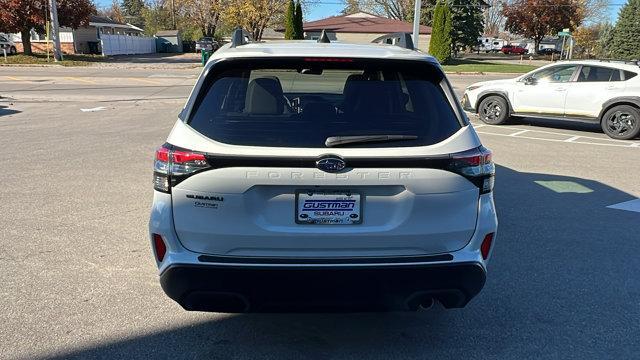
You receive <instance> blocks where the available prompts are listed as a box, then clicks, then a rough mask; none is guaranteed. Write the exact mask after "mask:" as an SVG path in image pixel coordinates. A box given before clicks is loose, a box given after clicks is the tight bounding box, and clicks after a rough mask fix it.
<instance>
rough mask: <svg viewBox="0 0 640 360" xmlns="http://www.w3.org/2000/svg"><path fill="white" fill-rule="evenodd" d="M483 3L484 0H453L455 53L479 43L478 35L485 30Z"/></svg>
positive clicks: (452, 40) (452, 34)
mask: <svg viewBox="0 0 640 360" xmlns="http://www.w3.org/2000/svg"><path fill="white" fill-rule="evenodd" d="M483 4H484V2H483V1H482V0H451V5H452V9H451V13H452V21H453V29H452V30H451V43H452V45H453V53H454V54H455V55H457V54H458V50H459V49H460V48H464V47H474V46H476V45H478V37H479V36H482V32H483V31H484V15H483V12H482V10H483V9H482V5H483Z"/></svg>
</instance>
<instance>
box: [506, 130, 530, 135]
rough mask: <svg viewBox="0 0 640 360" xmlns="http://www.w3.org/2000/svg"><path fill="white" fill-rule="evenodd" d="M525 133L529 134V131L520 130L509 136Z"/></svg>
mask: <svg viewBox="0 0 640 360" xmlns="http://www.w3.org/2000/svg"><path fill="white" fill-rule="evenodd" d="M526 132H529V130H520V131H516V132H514V133H513V134H509V136H518V135H521V134H524V133H526Z"/></svg>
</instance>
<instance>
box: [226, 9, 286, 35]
mask: <svg viewBox="0 0 640 360" xmlns="http://www.w3.org/2000/svg"><path fill="white" fill-rule="evenodd" d="M287 4H288V0H253V1H246V0H227V4H226V6H225V9H224V11H223V12H222V13H221V18H222V19H223V21H224V23H225V24H226V25H227V26H229V27H231V28H234V27H237V26H240V27H242V28H244V29H246V30H247V31H249V33H250V34H251V36H252V37H253V39H254V40H261V39H262V34H263V32H264V29H266V28H267V26H269V25H272V24H273V23H274V22H275V20H276V19H280V20H281V19H282V16H283V15H284V12H285V9H286V7H287Z"/></svg>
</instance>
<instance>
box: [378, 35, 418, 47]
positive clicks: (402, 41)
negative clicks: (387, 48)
mask: <svg viewBox="0 0 640 360" xmlns="http://www.w3.org/2000/svg"><path fill="white" fill-rule="evenodd" d="M371 42H372V43H377V44H390V45H395V46H399V47H401V48H405V49H409V50H415V47H414V46H413V39H412V38H411V34H409V33H404V32H397V33H391V34H386V35H382V36H380V37H378V38H375V39H374V40H373V41H371Z"/></svg>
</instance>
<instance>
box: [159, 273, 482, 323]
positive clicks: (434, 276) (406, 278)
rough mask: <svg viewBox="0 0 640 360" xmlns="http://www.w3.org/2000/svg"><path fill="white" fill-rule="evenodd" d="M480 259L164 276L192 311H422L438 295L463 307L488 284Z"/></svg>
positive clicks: (173, 293)
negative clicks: (458, 261) (420, 308)
mask: <svg viewBox="0 0 640 360" xmlns="http://www.w3.org/2000/svg"><path fill="white" fill-rule="evenodd" d="M485 278H486V272H485V269H484V267H483V266H482V265H481V264H480V263H477V262H465V263H451V264H446V263H445V264H443V263H438V264H415V265H412V264H409V265H408V264H406V263H403V264H401V265H399V264H389V265H384V266H381V265H362V264H359V265H358V266H349V265H346V264H341V265H336V266H331V267H327V266H319V265H317V264H309V265H306V266H291V265H277V264H268V265H259V264H251V265H246V264H243V265H234V264H224V265H221V264H215V265H212V264H208V265H205V264H202V265H194V264H184V265H181V264H173V265H170V266H169V267H168V268H166V269H165V271H163V272H162V274H161V276H160V283H161V285H162V288H163V290H164V291H165V293H166V294H167V295H168V296H169V297H170V298H172V299H173V300H175V301H176V302H178V303H179V304H180V305H181V306H182V307H183V308H185V309H186V310H194V311H214V312H233V313H236V312H314V311H391V310H416V309H417V308H418V307H419V305H420V304H421V303H428V302H429V301H430V300H431V299H434V300H437V301H439V302H440V303H442V304H443V305H444V307H446V308H459V307H464V306H465V305H466V304H467V303H468V302H469V301H470V300H471V299H472V298H473V297H474V296H475V295H477V294H478V293H479V292H480V290H481V289H482V287H483V286H484V283H485Z"/></svg>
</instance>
